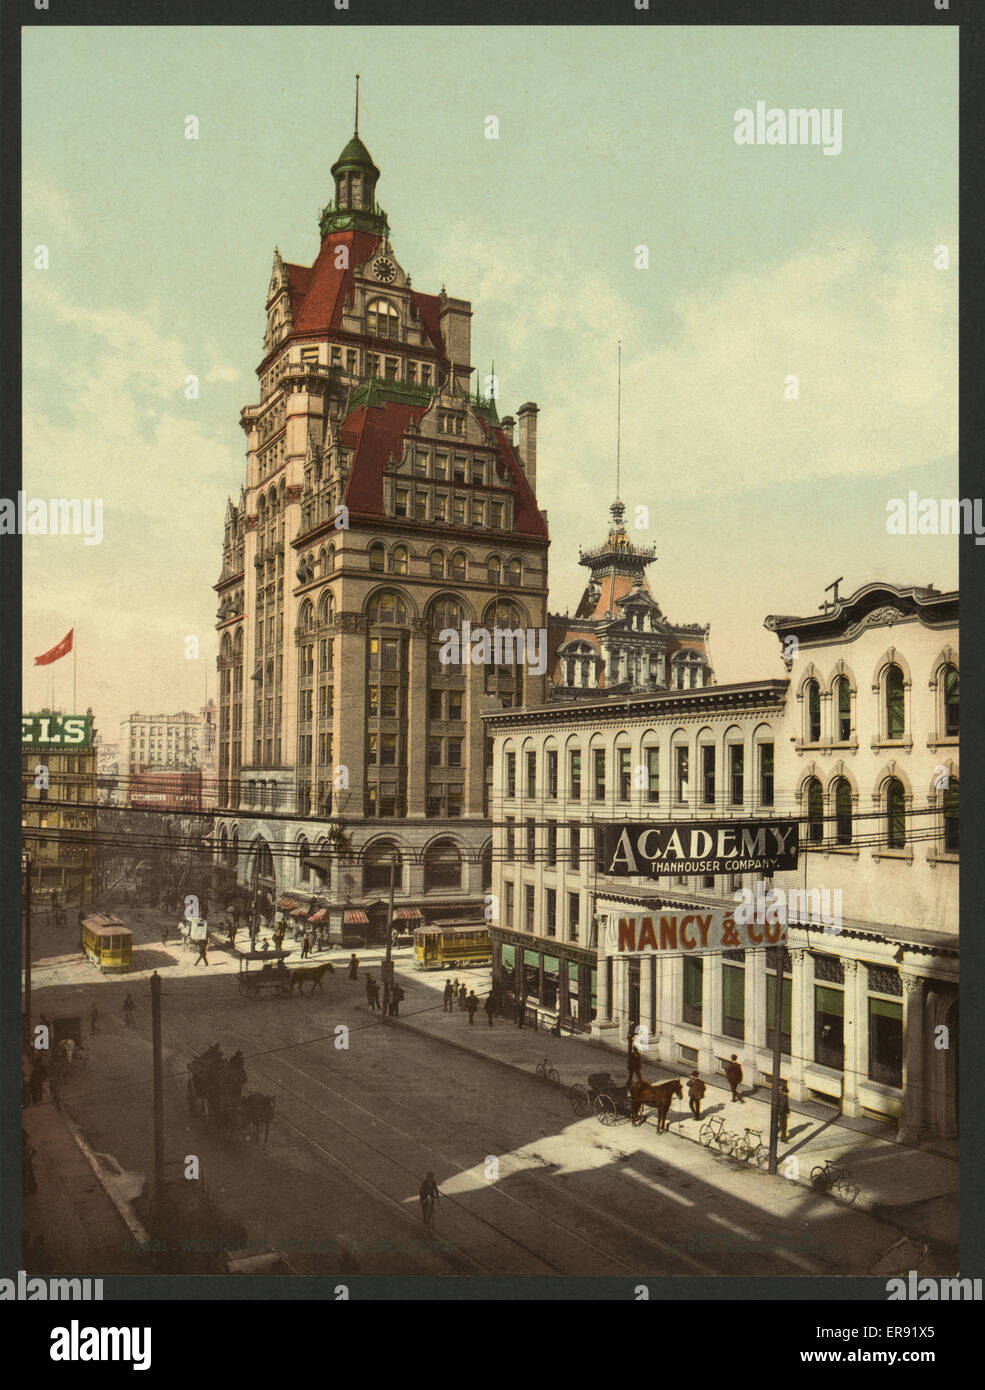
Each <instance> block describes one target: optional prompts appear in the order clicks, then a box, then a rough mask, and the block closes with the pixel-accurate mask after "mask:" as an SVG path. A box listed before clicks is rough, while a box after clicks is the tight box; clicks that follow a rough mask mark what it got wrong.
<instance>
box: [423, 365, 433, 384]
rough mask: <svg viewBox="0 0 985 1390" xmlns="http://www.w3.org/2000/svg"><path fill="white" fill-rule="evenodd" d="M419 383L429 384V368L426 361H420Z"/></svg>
mask: <svg viewBox="0 0 985 1390" xmlns="http://www.w3.org/2000/svg"><path fill="white" fill-rule="evenodd" d="M421 385H422V386H430V385H431V368H430V367H429V366H428V364H427V363H426V362H422V363H421Z"/></svg>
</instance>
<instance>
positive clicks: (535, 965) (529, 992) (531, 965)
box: [523, 951, 540, 1000]
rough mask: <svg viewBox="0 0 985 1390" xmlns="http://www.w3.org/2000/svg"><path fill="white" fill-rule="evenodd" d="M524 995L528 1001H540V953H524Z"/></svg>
mask: <svg viewBox="0 0 985 1390" xmlns="http://www.w3.org/2000/svg"><path fill="white" fill-rule="evenodd" d="M523 993H524V995H525V996H526V997H527V998H528V999H538V1000H539V999H540V953H539V951H524V953H523Z"/></svg>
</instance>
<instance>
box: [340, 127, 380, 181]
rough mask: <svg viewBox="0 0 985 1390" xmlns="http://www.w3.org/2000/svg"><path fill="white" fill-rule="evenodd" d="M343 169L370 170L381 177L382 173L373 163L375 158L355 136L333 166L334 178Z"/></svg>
mask: <svg viewBox="0 0 985 1390" xmlns="http://www.w3.org/2000/svg"><path fill="white" fill-rule="evenodd" d="M343 169H368V170H371V171H372V173H374V174H375V175H376V177H377V178H379V177H380V171H379V169H377V167H376V165H375V164H374V163H373V156H372V155H371V154H370V152H369V150H368V149H367V148H366V146H365V145H364V144H363V142H362V141H361V140H360V138H359V136H358V135H354V136H353V137H352V139H351V140H350V141H349V143H348V145H346V147H345V149H344V150H343V151H342V153H341V154H340V155H339V157H338V159H337V160H336V161H335V163H334V164H333V165H332V178H334V177H335V175H336V174H337V173H339V171H340V170H343Z"/></svg>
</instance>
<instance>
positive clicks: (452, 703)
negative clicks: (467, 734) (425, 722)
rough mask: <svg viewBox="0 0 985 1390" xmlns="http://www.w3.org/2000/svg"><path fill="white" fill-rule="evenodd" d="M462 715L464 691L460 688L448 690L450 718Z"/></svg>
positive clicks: (459, 717) (458, 717)
mask: <svg viewBox="0 0 985 1390" xmlns="http://www.w3.org/2000/svg"><path fill="white" fill-rule="evenodd" d="M461 717H462V692H461V691H460V690H449V692H448V718H449V719H461Z"/></svg>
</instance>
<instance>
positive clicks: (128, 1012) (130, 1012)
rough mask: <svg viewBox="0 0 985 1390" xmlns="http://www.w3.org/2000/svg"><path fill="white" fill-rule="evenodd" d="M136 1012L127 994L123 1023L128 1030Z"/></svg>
mask: <svg viewBox="0 0 985 1390" xmlns="http://www.w3.org/2000/svg"><path fill="white" fill-rule="evenodd" d="M195 964H196V965H197V964H198V961H196V962H195ZM206 965H208V961H206ZM136 1012H137V1006H136V1004H135V1003H134V1002H133V999H132V998H131V996H130V995H129V994H128V995H127V997H126V998H125V999H124V1001H123V1022H124V1023H125V1024H126V1026H127V1027H128V1028H132V1027H133V1016H134V1014H135V1013H136Z"/></svg>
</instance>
